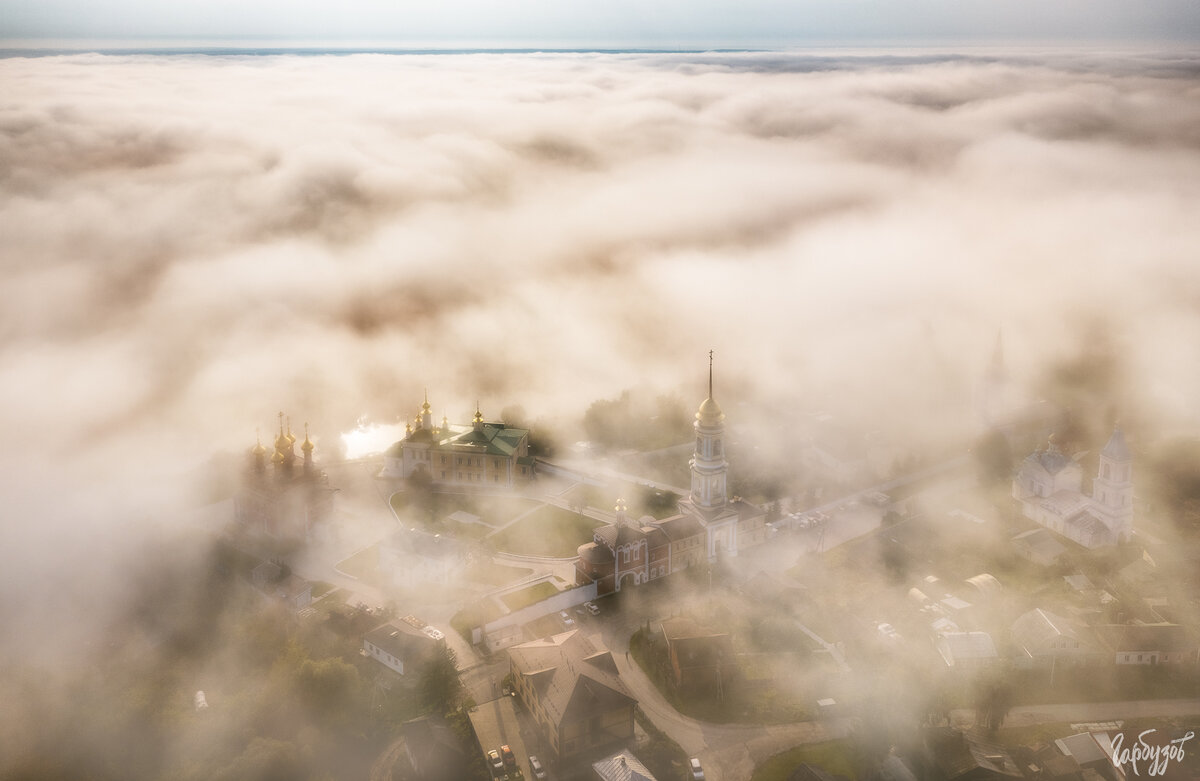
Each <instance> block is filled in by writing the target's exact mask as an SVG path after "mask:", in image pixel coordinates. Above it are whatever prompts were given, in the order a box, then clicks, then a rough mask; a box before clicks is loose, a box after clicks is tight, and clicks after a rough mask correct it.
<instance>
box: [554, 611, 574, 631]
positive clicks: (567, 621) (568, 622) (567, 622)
mask: <svg viewBox="0 0 1200 781" xmlns="http://www.w3.org/2000/svg"><path fill="white" fill-rule="evenodd" d="M558 617H559V618H561V619H562V622H563V626H565V627H572V626H575V619H573V618H571V616H570V614H569V613H567V611H565V610H560V611H558Z"/></svg>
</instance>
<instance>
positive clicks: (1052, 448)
mask: <svg viewBox="0 0 1200 781" xmlns="http://www.w3.org/2000/svg"><path fill="white" fill-rule="evenodd" d="M1025 463H1026V464H1028V465H1030V466H1033V467H1035V468H1036V467H1041V468H1042V469H1043V470H1045V471H1046V473H1047V474H1050V475H1056V474H1058V473H1059V472H1061V471H1062V470H1063V469H1065V468H1066V467H1068V466H1070V465H1071V464H1074V463H1075V462H1074V461H1073V460H1072V459H1071V458H1070V457H1069V456H1066V455H1063V452H1062V451H1061V450H1059V449H1058V445H1055V444H1054V440H1053V438H1051V441H1050V444H1048V445H1047V446H1046V449H1045V450H1037V451H1034V452H1033V453H1030V454H1029V455H1027V456H1025Z"/></svg>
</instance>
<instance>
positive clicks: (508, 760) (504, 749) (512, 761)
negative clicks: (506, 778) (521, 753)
mask: <svg viewBox="0 0 1200 781" xmlns="http://www.w3.org/2000/svg"><path fill="white" fill-rule="evenodd" d="M500 756H501V757H502V758H503V759H504V766H505V767H507V768H512V769H513V770H516V769H517V757H516V755H515V754H513V752H512V749H511V748H509V747H508V746H501V747H500Z"/></svg>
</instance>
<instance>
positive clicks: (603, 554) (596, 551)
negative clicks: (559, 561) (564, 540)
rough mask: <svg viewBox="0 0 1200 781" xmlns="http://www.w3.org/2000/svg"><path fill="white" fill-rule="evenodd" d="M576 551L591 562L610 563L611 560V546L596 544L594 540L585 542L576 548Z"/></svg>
mask: <svg viewBox="0 0 1200 781" xmlns="http://www.w3.org/2000/svg"><path fill="white" fill-rule="evenodd" d="M576 552H577V553H578V554H579V555H580V557H581V558H583V559H586V560H587V561H590V562H591V563H593V564H612V562H613V552H612V548H610V547H608V546H606V545H597V544H596V543H594V542H585V543H584V544H583V545H580V546H579V548H577V549H576Z"/></svg>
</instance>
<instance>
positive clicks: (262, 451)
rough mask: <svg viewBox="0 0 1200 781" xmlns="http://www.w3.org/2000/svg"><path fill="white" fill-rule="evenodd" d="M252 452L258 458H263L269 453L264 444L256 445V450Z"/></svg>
mask: <svg viewBox="0 0 1200 781" xmlns="http://www.w3.org/2000/svg"><path fill="white" fill-rule="evenodd" d="M250 452H251V453H253V454H254V455H256V456H261V455H264V454H265V453H266V452H267V449H266V448H265V447H263V446H262V442H258V443H256V444H255V445H254V449H253V450H251V451H250Z"/></svg>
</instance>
